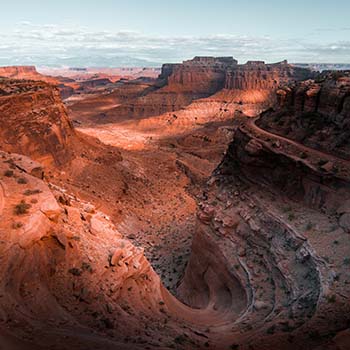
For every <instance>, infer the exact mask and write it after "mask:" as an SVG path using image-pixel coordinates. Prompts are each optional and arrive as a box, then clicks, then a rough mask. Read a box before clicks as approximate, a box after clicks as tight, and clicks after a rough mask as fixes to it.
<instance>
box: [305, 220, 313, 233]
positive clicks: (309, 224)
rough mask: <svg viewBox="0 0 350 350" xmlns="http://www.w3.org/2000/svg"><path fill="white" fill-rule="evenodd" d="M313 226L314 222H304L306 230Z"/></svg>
mask: <svg viewBox="0 0 350 350" xmlns="http://www.w3.org/2000/svg"><path fill="white" fill-rule="evenodd" d="M313 228H314V224H313V223H312V222H308V223H307V224H306V231H310V230H312V229H313Z"/></svg>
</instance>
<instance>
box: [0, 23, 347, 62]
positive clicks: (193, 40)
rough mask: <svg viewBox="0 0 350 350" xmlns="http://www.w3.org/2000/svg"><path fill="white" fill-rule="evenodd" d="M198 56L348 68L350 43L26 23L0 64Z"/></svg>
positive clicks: (6, 39)
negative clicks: (157, 33) (345, 64)
mask: <svg viewBox="0 0 350 350" xmlns="http://www.w3.org/2000/svg"><path fill="white" fill-rule="evenodd" d="M196 55H216V56H225V55H229V56H234V57H235V58H236V59H238V60H239V61H241V62H242V61H246V60H248V59H262V60H266V61H269V62H272V61H280V60H282V59H285V58H287V59H288V60H289V61H292V62H293V61H294V62H296V61H298V62H311V61H319V62H347V61H349V57H350V41H342V42H331V43H327V44H325V43H321V44H320V43H315V42H307V41H305V40H304V39H295V40H281V39H275V38H271V37H264V36H262V37H250V36H238V35H228V34H217V35H210V36H173V37H164V36H155V35H145V34H143V33H139V32H135V31H117V32H113V31H93V30H91V29H89V28H86V27H80V26H74V25H69V26H59V25H56V24H47V25H35V24H32V23H30V22H21V23H20V24H19V25H18V27H17V28H15V29H14V30H12V31H11V32H8V33H3V34H2V37H1V39H0V64H11V63H12V64H13V62H16V63H18V64H36V65H61V64H68V65H69V64H72V65H73V64H74V65H81V66H86V65H95V66H96V65H111V66H116V65H118V64H124V65H134V64H142V65H151V66H152V65H153V66H159V65H160V64H162V63H164V62H179V61H182V60H184V59H188V58H191V57H193V56H196Z"/></svg>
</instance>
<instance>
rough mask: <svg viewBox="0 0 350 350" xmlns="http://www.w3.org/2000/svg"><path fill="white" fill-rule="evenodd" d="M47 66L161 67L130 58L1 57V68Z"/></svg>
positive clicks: (94, 56) (150, 62)
mask: <svg viewBox="0 0 350 350" xmlns="http://www.w3.org/2000/svg"><path fill="white" fill-rule="evenodd" d="M7 65H19V66H28V65H35V66H46V67H62V66H68V67H159V65H160V64H159V63H157V62H152V61H148V60H145V59H139V58H135V57H130V56H117V55H116V56H96V55H91V56H80V55H79V56H78V55H77V56H75V55H72V56H69V57H67V56H64V57H60V56H57V57H53V56H35V57H6V58H2V57H0V66H7Z"/></svg>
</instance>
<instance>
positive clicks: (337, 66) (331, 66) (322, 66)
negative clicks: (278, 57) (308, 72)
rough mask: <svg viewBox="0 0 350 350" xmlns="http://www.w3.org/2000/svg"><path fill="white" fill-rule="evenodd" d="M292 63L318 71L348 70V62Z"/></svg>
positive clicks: (349, 67)
mask: <svg viewBox="0 0 350 350" xmlns="http://www.w3.org/2000/svg"><path fill="white" fill-rule="evenodd" d="M293 65H294V66H296V67H302V68H309V69H312V70H315V71H319V72H322V71H324V70H350V63H294V64H293Z"/></svg>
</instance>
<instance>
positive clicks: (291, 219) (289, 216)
mask: <svg viewBox="0 0 350 350" xmlns="http://www.w3.org/2000/svg"><path fill="white" fill-rule="evenodd" d="M294 219H295V215H294V214H293V213H290V214H289V215H288V220H289V221H293V220H294Z"/></svg>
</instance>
